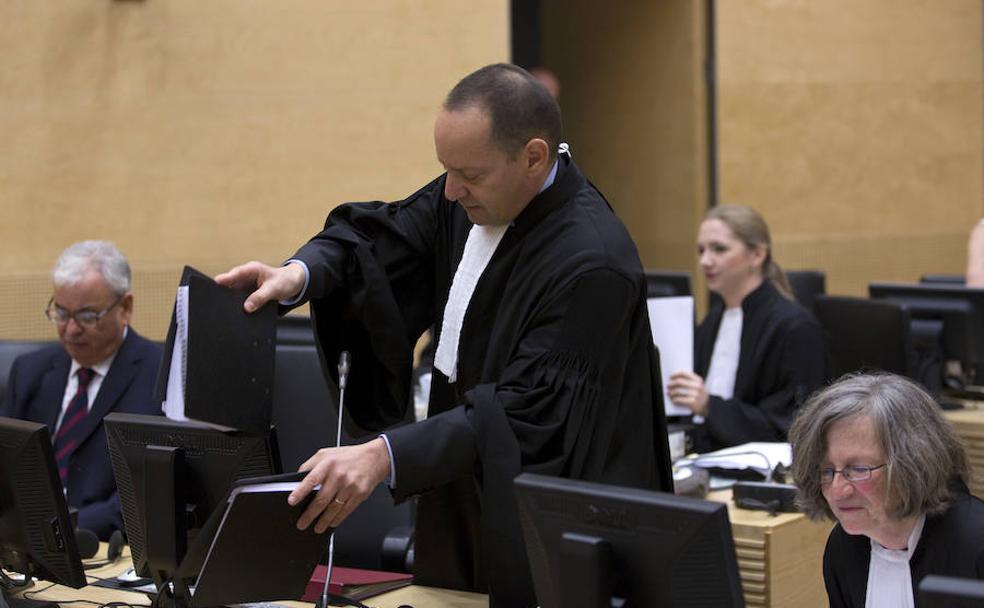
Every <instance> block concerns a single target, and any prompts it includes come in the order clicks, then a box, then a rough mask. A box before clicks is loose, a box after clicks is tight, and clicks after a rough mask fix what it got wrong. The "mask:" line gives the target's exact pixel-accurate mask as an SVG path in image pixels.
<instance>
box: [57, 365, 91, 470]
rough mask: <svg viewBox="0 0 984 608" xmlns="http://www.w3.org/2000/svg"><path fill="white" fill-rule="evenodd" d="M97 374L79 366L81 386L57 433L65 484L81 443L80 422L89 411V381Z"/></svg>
mask: <svg viewBox="0 0 984 608" xmlns="http://www.w3.org/2000/svg"><path fill="white" fill-rule="evenodd" d="M95 375H96V374H95V372H93V371H92V370H91V369H89V368H87V367H81V368H79V371H78V376H79V386H78V388H77V389H76V390H75V396H74V397H72V401H71V402H70V403H69V404H68V409H67V410H65V415H64V416H62V423H61V426H60V427H58V432H57V433H55V446H54V447H55V461H56V462H58V475H60V476H61V480H62V483H63V484H64V483H65V482H66V481H67V480H68V464H69V461H70V459H71V457H72V452H73V451H75V448H76V446H78V444H79V440H80V437H79V436H78V431H79V423H80V422H82V419H83V418H85V416H86V414H88V413H89V382H91V381H92V378H93V376H95Z"/></svg>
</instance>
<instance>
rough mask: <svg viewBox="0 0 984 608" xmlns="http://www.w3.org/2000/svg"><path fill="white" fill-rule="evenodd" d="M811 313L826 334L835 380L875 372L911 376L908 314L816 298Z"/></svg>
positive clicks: (878, 303) (876, 304)
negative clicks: (847, 375) (845, 376)
mask: <svg viewBox="0 0 984 608" xmlns="http://www.w3.org/2000/svg"><path fill="white" fill-rule="evenodd" d="M814 310H815V313H816V316H817V320H818V321H820V325H822V326H823V328H824V333H825V334H826V338H827V348H828V351H829V353H830V356H831V358H832V359H833V369H834V374H835V376H841V375H843V374H846V373H850V372H859V371H875V370H881V371H886V372H892V373H895V374H901V375H904V376H910V377H911V376H912V374H913V371H914V370H913V356H914V355H913V348H912V340H911V337H910V333H909V332H910V325H909V313H908V312H907V311H906V310H905V309H904V308H903V307H902V306H899V305H898V304H894V303H892V302H887V301H885V300H866V299H864V298H852V297H848V296H825V295H820V296H817V297H816V300H815V302H814Z"/></svg>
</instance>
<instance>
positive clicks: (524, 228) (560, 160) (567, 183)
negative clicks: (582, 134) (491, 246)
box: [507, 154, 584, 238]
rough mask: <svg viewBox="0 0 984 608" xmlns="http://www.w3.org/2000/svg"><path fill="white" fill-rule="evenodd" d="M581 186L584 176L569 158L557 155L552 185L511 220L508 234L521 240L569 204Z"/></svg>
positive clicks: (564, 155) (565, 155)
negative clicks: (555, 171) (555, 172)
mask: <svg viewBox="0 0 984 608" xmlns="http://www.w3.org/2000/svg"><path fill="white" fill-rule="evenodd" d="M583 186H584V176H583V175H581V172H580V171H579V170H578V168H577V166H575V165H574V163H573V162H572V161H571V157H570V156H569V155H568V154H558V155H557V176H556V177H555V178H554V183H552V184H550V187H549V188H547V189H546V190H544V191H543V192H541V193H539V194H537V195H536V196H534V197H533V200H531V201H530V202H529V204H527V205H526V208H525V209H523V210H522V211H521V212H520V214H519V215H518V216H516V219H515V220H513V222H512V225H511V227H510V229H509V233H513V234H514V236H513V238H522V236H523V235H524V234H526V233H528V232H529V231H530V230H532V229H533V228H535V227H536V226H537V225H538V224H539V223H540V222H541V221H543V218H545V217H547V216H548V215H550V214H551V213H552V212H553V211H555V210H556V209H558V208H560V207H561V206H562V205H564V204H565V203H567V202H569V201H570V200H571V199H572V198H573V197H574V194H575V193H576V192H577V191H578V190H580V189H581V188H582V187H583ZM507 234H508V233H507Z"/></svg>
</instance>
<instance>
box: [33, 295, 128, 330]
mask: <svg viewBox="0 0 984 608" xmlns="http://www.w3.org/2000/svg"><path fill="white" fill-rule="evenodd" d="M123 295H126V294H123ZM123 295H121V296H120V297H118V298H116V301H115V302H113V303H112V304H110V305H109V306H107V307H106V308H104V309H103V310H100V311H99V312H96V311H94V310H88V309H82V310H76V311H75V312H70V311H68V310H65V309H64V308H62V307H61V306H59V305H57V304H55V298H54V297H52V298H51V300H49V301H48V307H47V308H45V309H44V316H46V317H48V320H49V321H51V322H52V323H54V324H55V325H67V324H68V321H69V319H75V322H76V323H78V324H79V325H81V326H82V327H86V328H91V327H95V325H96V323H99V321H100V320H102V318H103V317H105V316H106V314H107V313H108V312H109V311H111V310H113V309H114V308H115V307H116V305H117V304H119V303H120V302H122V301H123Z"/></svg>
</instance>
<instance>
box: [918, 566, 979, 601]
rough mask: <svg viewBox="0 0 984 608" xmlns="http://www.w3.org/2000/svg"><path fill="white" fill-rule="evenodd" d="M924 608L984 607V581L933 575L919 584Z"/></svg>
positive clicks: (920, 597)
mask: <svg viewBox="0 0 984 608" xmlns="http://www.w3.org/2000/svg"><path fill="white" fill-rule="evenodd" d="M919 605H920V606H923V608H943V607H944V606H945V607H946V608H964V607H966V608H970V607H971V606H977V607H980V606H984V581H981V580H976V579H968V578H957V577H954V576H940V575H938V574H931V575H929V576H927V577H925V578H923V579H922V580H921V581H920V582H919Z"/></svg>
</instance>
